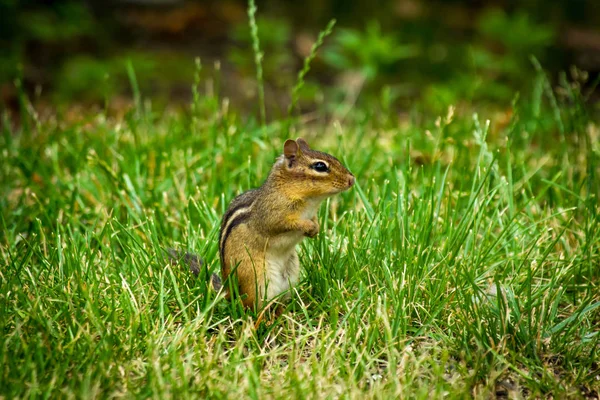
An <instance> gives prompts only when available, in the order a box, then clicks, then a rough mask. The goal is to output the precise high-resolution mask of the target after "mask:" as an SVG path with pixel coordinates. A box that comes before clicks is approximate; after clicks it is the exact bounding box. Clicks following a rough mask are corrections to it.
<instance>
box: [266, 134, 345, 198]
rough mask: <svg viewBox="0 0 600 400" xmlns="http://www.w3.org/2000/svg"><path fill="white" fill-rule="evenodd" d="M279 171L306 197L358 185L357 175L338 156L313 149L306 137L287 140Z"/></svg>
mask: <svg viewBox="0 0 600 400" xmlns="http://www.w3.org/2000/svg"><path fill="white" fill-rule="evenodd" d="M276 167H277V169H278V172H279V173H278V175H279V177H280V178H281V179H283V180H284V181H285V182H286V185H292V186H293V190H294V191H296V192H297V193H298V194H299V195H300V196H302V197H304V198H311V197H321V196H331V195H334V194H336V193H339V192H343V191H344V190H348V189H350V188H351V187H352V185H354V181H355V179H354V175H352V173H351V172H350V171H348V169H347V168H346V167H344V166H343V165H342V163H341V162H340V161H339V160H338V159H337V158H335V157H334V156H332V155H330V154H327V153H322V152H320V151H316V150H312V149H311V148H310V147H309V146H308V143H306V141H305V140H304V139H302V138H298V139H297V140H291V139H289V140H286V142H285V144H284V145H283V155H281V156H280V157H279V159H278V161H277V164H276Z"/></svg>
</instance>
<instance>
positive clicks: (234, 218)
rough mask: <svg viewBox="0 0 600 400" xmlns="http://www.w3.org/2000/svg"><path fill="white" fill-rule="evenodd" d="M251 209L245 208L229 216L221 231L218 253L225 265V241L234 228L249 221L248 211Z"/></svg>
mask: <svg viewBox="0 0 600 400" xmlns="http://www.w3.org/2000/svg"><path fill="white" fill-rule="evenodd" d="M250 210H251V207H245V208H241V209H238V210H237V211H236V212H235V213H234V214H232V215H231V218H229V221H228V222H227V224H226V225H225V226H224V227H223V229H222V230H221V240H220V241H219V252H220V255H221V262H222V263H223V264H224V263H225V244H226V243H227V239H228V238H229V235H230V234H231V231H233V228H235V227H236V226H238V225H240V224H243V223H245V222H247V221H248V219H250V212H251V211H250Z"/></svg>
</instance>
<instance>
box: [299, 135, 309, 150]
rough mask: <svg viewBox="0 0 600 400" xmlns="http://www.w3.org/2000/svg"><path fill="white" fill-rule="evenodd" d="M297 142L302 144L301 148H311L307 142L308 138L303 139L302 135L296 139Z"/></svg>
mask: <svg viewBox="0 0 600 400" xmlns="http://www.w3.org/2000/svg"><path fill="white" fill-rule="evenodd" d="M296 143H298V146H300V150H310V147H309V146H308V143H306V140H304V139H302V138H301V137H299V138H298V139H296Z"/></svg>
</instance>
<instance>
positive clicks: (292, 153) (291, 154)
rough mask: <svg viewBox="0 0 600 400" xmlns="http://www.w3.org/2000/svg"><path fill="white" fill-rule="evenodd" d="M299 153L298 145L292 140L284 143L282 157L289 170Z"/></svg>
mask: <svg viewBox="0 0 600 400" xmlns="http://www.w3.org/2000/svg"><path fill="white" fill-rule="evenodd" d="M299 151H300V148H299V147H298V143H296V142H295V141H294V140H292V139H288V140H286V141H285V143H284V145H283V155H284V156H285V160H286V162H287V165H288V167H290V168H291V167H292V166H293V165H294V162H295V161H296V157H297V156H298V152H299Z"/></svg>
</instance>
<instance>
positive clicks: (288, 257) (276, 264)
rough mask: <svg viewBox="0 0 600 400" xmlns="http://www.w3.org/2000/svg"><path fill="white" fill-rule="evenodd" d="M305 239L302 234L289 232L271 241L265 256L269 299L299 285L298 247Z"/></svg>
mask: <svg viewBox="0 0 600 400" xmlns="http://www.w3.org/2000/svg"><path fill="white" fill-rule="evenodd" d="M303 238H304V235H303V234H302V233H301V232H288V233H284V234H281V235H279V236H277V237H276V238H274V239H271V242H270V243H269V247H268V249H267V253H266V255H265V264H266V275H267V277H266V278H267V299H269V300H270V299H272V298H273V297H275V296H277V295H279V294H281V293H283V292H285V291H286V290H288V289H289V288H290V287H291V286H292V285H295V284H296V283H298V276H299V275H300V263H299V262H298V255H297V254H296V245H297V244H298V243H300V242H301V241H302V239H303Z"/></svg>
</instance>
